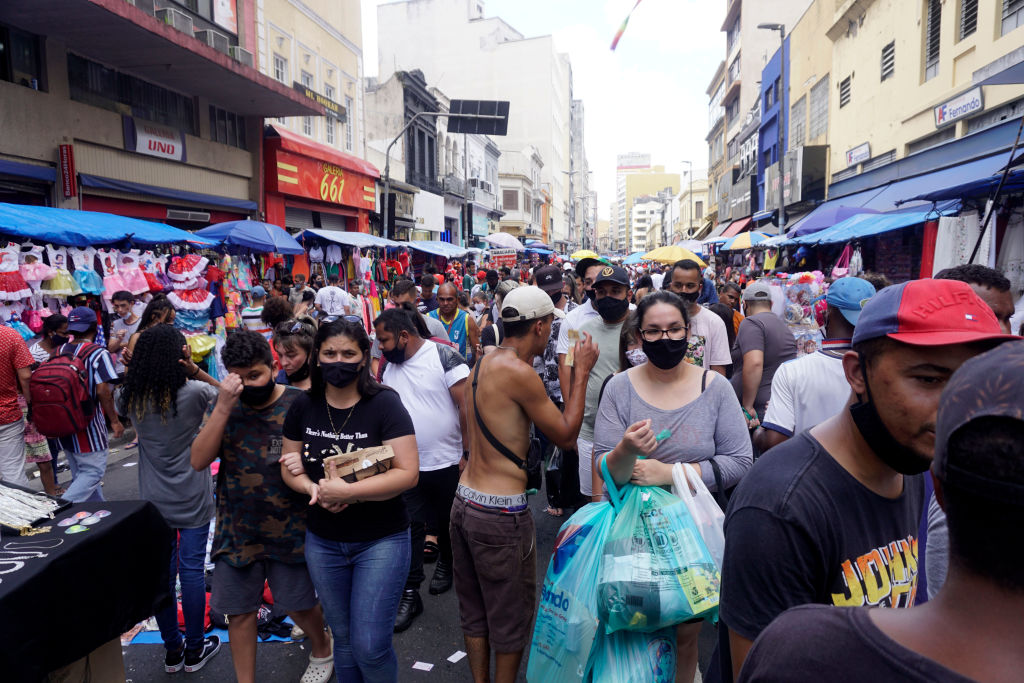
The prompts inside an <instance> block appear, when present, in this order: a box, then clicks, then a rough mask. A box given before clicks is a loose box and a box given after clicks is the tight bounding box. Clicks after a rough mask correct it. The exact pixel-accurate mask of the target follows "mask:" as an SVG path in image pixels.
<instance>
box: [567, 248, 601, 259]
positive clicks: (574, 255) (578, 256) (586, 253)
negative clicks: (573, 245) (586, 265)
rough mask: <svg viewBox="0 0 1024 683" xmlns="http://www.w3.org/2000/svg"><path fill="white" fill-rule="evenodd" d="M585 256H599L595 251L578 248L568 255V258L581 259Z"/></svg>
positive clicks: (597, 257)
mask: <svg viewBox="0 0 1024 683" xmlns="http://www.w3.org/2000/svg"><path fill="white" fill-rule="evenodd" d="M585 258H596V259H599V258H601V257H600V256H598V255H597V252H593V251H590V250H589V249H580V250H579V251H577V252H573V253H572V254H571V255H570V256H569V259H570V260H572V261H582V260H583V259H585Z"/></svg>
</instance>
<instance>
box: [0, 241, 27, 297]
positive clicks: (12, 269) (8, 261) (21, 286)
mask: <svg viewBox="0 0 1024 683" xmlns="http://www.w3.org/2000/svg"><path fill="white" fill-rule="evenodd" d="M20 252H21V247H20V246H19V245H17V244H14V243H13V242H12V243H9V244H8V245H7V246H6V247H4V248H3V249H2V250H0V300H3V301H20V300H21V299H24V298H26V297H29V296H32V290H31V289H30V288H29V286H28V283H27V282H25V278H23V277H22V276H21V271H20V270H19V269H18V257H19V254H20Z"/></svg>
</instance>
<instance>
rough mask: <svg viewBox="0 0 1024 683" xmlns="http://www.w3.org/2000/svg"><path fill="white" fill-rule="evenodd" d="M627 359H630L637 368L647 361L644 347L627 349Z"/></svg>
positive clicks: (630, 362)
mask: <svg viewBox="0 0 1024 683" xmlns="http://www.w3.org/2000/svg"><path fill="white" fill-rule="evenodd" d="M626 360H628V361H629V364H630V366H631V367H634V368H635V367H636V366H638V365H643V364H644V363H646V362H647V354H646V353H644V350H643V349H629V350H628V351H626Z"/></svg>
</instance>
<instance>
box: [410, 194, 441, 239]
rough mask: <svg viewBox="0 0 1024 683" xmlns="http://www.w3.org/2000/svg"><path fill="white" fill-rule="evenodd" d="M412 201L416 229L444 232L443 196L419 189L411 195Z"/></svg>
mask: <svg viewBox="0 0 1024 683" xmlns="http://www.w3.org/2000/svg"><path fill="white" fill-rule="evenodd" d="M412 203H413V210H412V212H413V219H414V220H415V221H416V229H417V230H429V231H430V232H444V197H442V196H441V195H439V194H434V193H433V192H426V191H424V190H421V191H419V192H417V193H416V195H415V196H414V197H413V201H412Z"/></svg>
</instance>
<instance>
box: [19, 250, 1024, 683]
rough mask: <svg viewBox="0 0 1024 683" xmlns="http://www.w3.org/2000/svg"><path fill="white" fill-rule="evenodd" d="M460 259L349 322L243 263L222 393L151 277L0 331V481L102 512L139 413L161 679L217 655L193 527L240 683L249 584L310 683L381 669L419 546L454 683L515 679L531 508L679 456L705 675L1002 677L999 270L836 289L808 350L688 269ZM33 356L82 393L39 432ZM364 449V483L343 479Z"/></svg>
mask: <svg viewBox="0 0 1024 683" xmlns="http://www.w3.org/2000/svg"><path fill="white" fill-rule="evenodd" d="M481 265H482V267H481V268H479V269H477V268H476V267H475V264H467V267H466V268H465V269H464V273H463V274H462V275H459V274H457V273H456V272H454V271H452V270H449V271H447V272H444V273H440V272H437V270H436V269H434V268H428V269H426V270H425V272H424V273H423V274H422V275H421V276H420V277H419V278H418V280H413V279H412V278H410V277H405V276H403V277H400V278H399V279H398V280H397V281H396V282H394V283H393V286H392V287H391V288H390V292H389V297H388V301H387V304H386V306H385V310H383V312H381V313H380V315H379V316H377V317H376V318H375V319H373V320H372V321H370V324H367V320H366V317H365V316H364V307H363V303H362V301H361V297H362V291H361V284H360V283H359V281H358V280H352V281H351V282H350V284H349V286H348V287H347V288H345V289H343V288H342V287H339V286H338V285H339V282H338V278H337V277H335V276H331V277H328V278H327V280H326V281H325V282H323V283H322V284H321V283H313V284H314V285H315V286H310V285H309V284H307V283H306V281H305V279H304V278H303V277H302V276H296V277H295V278H294V279H292V278H291V277H290V276H283V277H282V278H280V279H278V280H275V281H273V282H270V281H265V282H263V283H261V284H259V285H256V286H254V287H253V289H252V292H251V294H252V300H251V303H250V305H249V306H248V307H246V308H245V309H244V310H243V311H242V312H241V316H240V317H241V325H240V327H239V329H237V330H235V331H233V332H232V333H230V334H229V335H228V337H227V341H226V343H225V344H224V346H223V349H221V350H220V351H219V355H220V361H221V362H222V364H223V366H224V368H226V370H227V373H228V374H227V375H226V376H222V377H221V378H220V379H215V377H214V376H213V375H212V374H208V372H207V371H206V370H207V368H205V367H204V366H203V365H202V364H197V363H196V362H195V361H194V360H193V355H192V352H191V350H190V348H189V346H188V344H187V343H186V339H185V337H184V336H183V335H182V334H181V332H179V331H178V330H177V329H175V327H174V326H173V324H172V323H173V321H174V317H175V308H174V306H173V305H172V303H171V302H170V301H168V299H167V298H166V297H162V296H159V295H158V296H156V297H155V298H153V299H152V300H151V301H149V302H148V303H147V304H146V305H145V306H144V308H143V307H141V306H139V305H138V302H137V301H136V300H135V297H134V296H133V295H132V294H130V293H129V292H118V293H117V294H115V295H114V296H113V298H112V303H113V310H114V316H115V317H114V318H113V321H112V323H111V324H110V325H109V332H108V333H107V334H106V335H105V336H104V337H103V339H105V340H106V343H104V344H97V343H95V341H96V337H97V332H98V329H99V328H100V327H101V326H102V323H101V320H100V318H98V316H97V314H96V311H95V310H93V309H92V308H89V307H75V308H74V309H73V310H71V311H70V313H69V314H68V315H67V316H66V317H65V316H61V315H53V316H50V317H49V318H47V319H46V321H45V324H44V326H43V329H42V333H41V335H40V337H39V339H38V341H36V342H35V343H34V344H33V345H32V346H31V348H30V347H29V346H28V345H27V344H26V343H25V342H24V341H23V339H22V338H21V337H20V336H19V335H18V334H17V333H15V332H14V331H12V330H10V329H9V328H6V327H3V326H0V476H2V477H3V479H5V480H7V481H10V482H13V483H17V484H21V485H28V483H29V481H28V478H27V477H26V474H25V468H26V462H32V463H37V465H38V467H39V472H40V478H41V481H42V484H43V487H44V488H45V490H46V491H47V492H49V493H53V494H59V495H62V496H63V497H64V498H66V499H67V500H70V501H73V502H83V501H93V500H103V493H102V481H103V476H104V473H105V469H106V463H107V458H108V450H109V446H108V443H109V441H108V439H109V436H110V435H111V434H112V435H113V436H114V437H115V438H120V437H121V436H122V434H123V433H124V431H125V429H126V426H128V427H130V428H131V429H132V430H134V434H135V438H136V440H137V441H136V442H135V443H137V448H138V454H139V470H138V474H139V490H140V496H141V497H142V498H143V499H145V500H148V501H151V502H152V503H153V504H154V505H155V506H156V507H157V508H158V509H159V510H160V512H161V513H162V515H163V517H164V519H165V521H166V522H167V524H168V525H169V526H170V527H171V528H172V529H174V530H175V531H176V534H175V541H174V547H173V552H172V558H171V567H170V568H171V572H170V586H169V589H170V590H171V591H172V592H174V590H175V584H176V580H177V582H178V583H179V585H180V601H181V613H182V615H183V625H184V626H183V630H184V633H182V630H181V629H180V628H179V621H178V609H177V606H176V605H170V606H168V607H167V608H166V609H164V610H162V611H161V612H160V613H158V614H156V615H155V616H156V621H157V624H158V625H159V628H160V633H161V636H162V638H163V641H164V645H165V649H166V656H165V670H166V671H167V672H168V673H173V672H176V671H180V670H181V669H184V670H185V671H189V672H191V671H197V670H199V669H200V668H202V667H203V666H204V665H205V663H206V662H207V661H209V659H210V658H211V657H214V656H215V655H216V654H217V653H218V652H219V650H220V647H221V643H220V641H219V639H218V638H217V637H216V636H215V635H206V634H205V633H204V629H203V621H204V610H205V607H206V588H205V584H206V576H205V562H206V561H207V555H206V554H207V540H208V535H209V528H210V522H211V520H215V523H214V530H213V539H212V550H211V551H210V554H209V560H210V561H211V562H213V563H214V565H215V567H214V569H213V575H212V589H211V594H210V609H211V611H213V612H215V613H217V614H219V615H225V616H226V621H227V628H228V633H229V636H230V648H231V653H232V660H233V665H234V670H235V674H236V677H237V679H238V680H239V681H243V682H244V681H252V680H254V677H255V663H256V644H257V620H258V610H259V607H260V604H261V601H262V598H263V595H264V590H265V587H267V586H269V590H270V592H271V593H272V595H273V598H274V605H275V607H276V608H277V609H279V610H280V611H281V612H283V613H287V614H288V615H289V616H290V617H291V619H292V621H293V622H294V624H295V630H294V634H295V635H297V636H304V637H306V638H308V639H309V645H310V653H309V664H308V669H307V671H306V675H305V676H304V677H303V679H302V680H303V681H319V682H321V683H322V682H324V681H327V680H330V678H331V677H332V676H335V677H336V678H337V680H338V681H341V682H348V681H395V680H398V678H399V674H398V668H397V667H398V664H397V658H396V655H395V650H394V647H393V634H394V633H399V632H402V631H404V630H406V629H408V628H409V627H410V625H411V624H412V623H413V622H414V620H415V619H416V618H417V617H419V615H421V614H422V612H423V611H424V609H425V603H424V600H423V598H422V596H421V595H420V590H421V587H422V584H423V583H424V582H425V581H427V576H426V574H427V572H426V569H425V567H426V565H428V564H433V565H434V566H433V572H432V574H431V577H430V580H429V582H428V591H429V593H430V594H433V595H437V594H442V593H445V592H447V591H449V590H451V589H452V588H454V590H455V593H456V595H457V597H458V602H459V614H460V626H461V629H462V632H463V635H464V639H465V644H466V651H467V654H468V664H469V668H470V670H471V672H472V675H473V678H474V680H476V681H490V680H496V681H512V680H514V679H515V678H516V676H517V673H518V671H519V669H520V666H521V659H522V655H523V652H524V649H525V648H527V647H528V645H529V643H530V639H531V635H532V625H533V618H534V613H535V606H536V605H535V603H536V598H537V585H538V583H537V579H538V577H537V566H536V556H537V547H536V535H535V532H534V522H533V519H532V517H531V512H530V508H529V504H528V495H529V494H530V493H535V492H536V490H537V489H540V488H543V489H544V495H545V496H546V502H547V509H546V513H547V514H549V515H551V516H553V517H564V516H568V514H570V513H572V512H573V511H574V510H577V509H579V508H580V507H582V506H584V505H586V504H588V503H590V502H599V501H602V500H606V499H607V491H606V490H605V485H604V482H603V480H602V477H601V475H600V467H599V466H597V464H596V463H599V462H600V459H602V458H604V459H605V462H606V463H607V466H608V471H609V473H610V474H611V477H612V479H614V481H615V483H616V484H617V485H624V484H626V483H627V482H628V483H632V484H635V485H638V486H661V487H666V488H667V487H670V486H671V485H672V483H673V477H672V469H673V466H674V465H675V464H682V465H683V466H684V467H687V468H691V469H692V470H693V472H694V473H695V474H696V475H697V476H698V477H699V478H700V480H701V481H703V482H704V484H705V485H706V486H707V488H708V489H709V491H711V492H712V493H713V494H714V496H715V498H716V500H717V501H718V502H719V504H720V505H722V507H723V509H724V510H725V515H726V516H725V554H724V560H723V562H722V566H721V573H722V590H721V602H720V616H721V623H720V625H719V643H718V647H717V650H716V653H715V655H714V656H712V658H711V660H712V664H711V669H710V671H708V672H707V673H706V678H705V680H723V681H727V680H733V679H734V678H738V679H739V680H747V681H767V680H772V681H775V680H777V681H782V680H787V681H793V680H808V681H809V680H825V679H835V680H852V678H853V677H854V676H856V677H857V678H862V677H865V676H875V677H879V678H880V679H881V680H895V679H907V680H921V681H925V680H929V681H934V680H950V681H953V680H965V679H977V680H1011V679H1014V678H1015V677H1017V676H1019V672H1020V670H1021V667H1020V665H1021V664H1024V662H1021V661H1019V660H1020V659H1021V658H1022V657H1024V655H1022V654H1021V653H1022V650H1021V648H1019V647H1016V645H1017V644H1018V643H1017V641H1018V639H1019V638H1018V636H1017V635H1016V631H1017V628H1016V627H1017V624H1018V623H1019V616H1017V614H1018V609H1017V608H1018V607H1020V606H1021V604H1020V603H1021V598H1020V596H1021V592H1020V591H1021V587H1022V586H1024V571H1022V569H1021V567H1022V566H1024V564H1022V562H1021V560H1022V559H1024V558H1021V557H1020V554H1021V553H1020V550H1018V549H1017V547H1016V545H1015V544H1013V543H1007V539H1012V537H1013V535H1014V534H1015V533H1016V530H1017V529H1018V528H1019V524H1020V523H1021V522H1024V507H1022V501H1024V495H1022V493H1024V467H1022V463H1024V459H1022V456H1024V452H1022V448H1024V445H1022V444H1024V412H1022V411H1024V343H1022V342H1021V340H1020V339H1019V338H1018V337H1015V336H1013V335H1011V333H1010V332H1011V330H1010V325H1011V322H1010V321H1011V317H1012V316H1013V313H1014V301H1013V297H1012V294H1013V293H1011V291H1010V285H1009V282H1008V281H1007V280H1006V278H1005V277H1003V276H1002V275H1001V274H1000V273H998V272H997V271H994V270H992V269H990V268H986V267H984V266H974V265H972V266H961V267H958V268H953V269H949V270H947V271H943V272H941V273H939V274H937V277H936V278H935V279H923V280H913V281H910V282H906V283H902V284H897V285H889V284H888V283H886V282H884V281H879V280H878V279H874V281H873V279H872V278H870V277H842V278H837V279H835V280H834V281H831V282H828V286H827V292H826V293H825V295H824V296H823V298H822V302H821V309H822V319H823V325H822V328H821V329H822V332H823V337H824V339H823V341H822V342H821V344H820V348H817V349H816V350H814V352H812V353H805V354H803V355H799V349H798V346H797V341H796V339H795V337H794V334H793V332H792V331H791V330H790V328H789V327H788V326H787V325H786V322H785V321H784V319H783V318H782V317H780V316H779V315H778V314H777V313H775V312H773V308H772V292H771V289H770V287H769V286H768V284H767V283H766V282H765V281H761V280H757V279H752V280H751V281H749V282H737V281H735V279H732V278H730V279H723V278H719V277H718V274H717V273H716V272H715V271H714V269H705V268H704V267H702V264H700V263H698V262H696V261H694V260H687V259H684V260H682V261H678V262H676V263H674V264H671V265H667V266H665V267H661V266H657V265H655V266H643V267H639V268H633V269H627V268H625V267H622V266H619V265H615V264H613V263H610V262H608V261H606V260H604V259H597V258H585V259H582V260H580V261H578V262H576V263H574V264H573V263H568V262H567V263H564V264H558V263H545V262H540V263H535V264H525V263H524V264H521V265H520V266H518V267H505V268H491V267H488V264H481ZM531 266H532V267H531ZM140 308H143V310H140ZM57 358H65V359H67V361H68V362H76V363H78V364H79V365H80V367H81V368H82V372H83V373H84V377H85V380H86V391H87V394H88V399H89V402H90V403H91V405H92V406H94V409H93V410H92V411H91V413H90V415H89V417H88V421H87V422H86V423H85V424H84V425H83V426H82V428H81V429H80V430H79V431H78V432H76V433H74V434H72V435H70V436H66V437H62V438H59V439H50V440H49V443H47V439H46V437H44V436H42V435H40V434H39V433H38V432H37V430H36V429H35V428H34V425H33V421H32V412H31V411H32V405H31V401H30V397H31V395H32V392H31V391H30V381H31V377H32V373H33V370H35V369H36V368H39V367H42V366H43V365H45V364H47V363H49V362H51V361H52V359H57ZM665 434H669V435H670V436H668V438H663V435H665ZM369 449H377V450H374V452H384V453H385V454H386V455H385V458H386V461H387V466H386V467H383V468H381V471H378V473H376V474H373V476H366V477H363V478H359V477H356V476H352V475H349V474H347V473H346V472H343V471H342V470H341V469H339V458H338V457H336V456H346V455H347V454H351V453H353V452H356V451H364V450H365V451H367V452H370V450H369ZM44 450H45V452H46V455H48V456H49V457H47V458H43V457H42V455H41V454H42V452H43V451H44ZM59 452H63V453H64V455H65V457H66V459H67V462H68V464H69V466H70V468H71V473H72V478H71V481H70V483H69V484H68V485H67V486H66V488H63V487H59V482H58V481H57V479H56V468H55V465H56V462H57V454H58V453H59ZM342 459H343V458H342ZM44 463H45V464H44ZM211 466H214V467H215V468H216V474H215V476H214V475H212V474H211ZM929 469H930V470H931V476H930V477H929V476H927V475H926V473H927V472H928V470H929ZM922 603H927V604H925V605H922ZM824 606H831V607H830V608H825V607H824ZM915 606H918V607H915ZM836 607H849V608H856V609H836ZM867 607H891V608H912V607H913V608H914V609H909V610H904V609H893V610H866V609H865V608H867ZM700 630H701V622H697V623H685V624H680V625H678V626H677V627H676V671H675V678H676V680H679V681H691V680H694V678H695V675H696V672H697V660H698V657H697V655H698V648H697V641H698V634H699V633H700ZM492 654H493V655H494V659H493V661H494V670H493V672H492V670H491V668H492V667H491V663H492Z"/></svg>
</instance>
